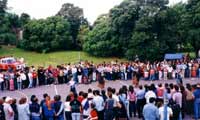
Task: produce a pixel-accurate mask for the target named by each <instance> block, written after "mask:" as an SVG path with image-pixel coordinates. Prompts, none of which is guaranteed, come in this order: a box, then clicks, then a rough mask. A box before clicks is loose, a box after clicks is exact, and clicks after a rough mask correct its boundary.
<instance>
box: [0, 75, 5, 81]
mask: <svg viewBox="0 0 200 120" xmlns="http://www.w3.org/2000/svg"><path fill="white" fill-rule="evenodd" d="M3 81H4V79H3V74H2V73H0V83H1V82H3Z"/></svg>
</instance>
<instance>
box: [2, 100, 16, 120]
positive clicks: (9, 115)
mask: <svg viewBox="0 0 200 120" xmlns="http://www.w3.org/2000/svg"><path fill="white" fill-rule="evenodd" d="M11 104H12V98H10V97H6V99H5V103H4V104H3V106H4V112H5V118H6V120H14V111H13V109H12V107H11Z"/></svg>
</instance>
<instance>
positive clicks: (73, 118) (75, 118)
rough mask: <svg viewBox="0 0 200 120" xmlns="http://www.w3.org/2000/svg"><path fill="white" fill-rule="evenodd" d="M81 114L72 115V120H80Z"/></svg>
mask: <svg viewBox="0 0 200 120" xmlns="http://www.w3.org/2000/svg"><path fill="white" fill-rule="evenodd" d="M80 119H81V114H80V113H72V120H80Z"/></svg>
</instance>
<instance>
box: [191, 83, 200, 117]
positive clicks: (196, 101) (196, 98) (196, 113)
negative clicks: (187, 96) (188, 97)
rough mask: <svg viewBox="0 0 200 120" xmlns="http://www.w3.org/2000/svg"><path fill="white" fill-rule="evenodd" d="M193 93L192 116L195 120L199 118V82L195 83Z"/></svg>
mask: <svg viewBox="0 0 200 120" xmlns="http://www.w3.org/2000/svg"><path fill="white" fill-rule="evenodd" d="M193 94H194V117H195V120H198V119H199V117H200V116H199V114H200V112H199V109H200V84H198V85H197V88H196V90H195V91H194V92H193Z"/></svg>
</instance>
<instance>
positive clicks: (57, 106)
mask: <svg viewBox="0 0 200 120" xmlns="http://www.w3.org/2000/svg"><path fill="white" fill-rule="evenodd" d="M43 97H44V98H43V100H40V103H39V100H38V98H37V96H35V95H32V96H31V98H30V101H29V102H28V100H27V98H24V97H23V98H21V99H20V100H19V102H17V100H16V99H13V98H11V97H3V98H2V99H0V120H113V119H115V120H121V119H122V120H130V119H131V118H133V117H134V118H135V117H138V118H140V119H142V118H143V119H144V120H182V118H184V117H185V116H186V115H187V116H190V118H192V117H194V118H195V120H198V119H199V117H200V109H199V108H200V84H196V85H190V84H186V86H183V85H181V84H179V85H176V84H168V83H166V84H158V85H155V84H151V85H144V86H141V85H139V86H135V87H133V86H132V85H130V86H122V87H121V88H120V89H119V90H116V89H115V88H111V87H108V88H107V90H101V91H100V90H92V89H88V91H79V93H77V92H76V91H71V92H70V94H69V95H67V97H66V99H65V102H63V101H62V100H61V96H60V95H55V96H54V98H53V99H51V97H50V96H49V95H48V94H46V93H45V94H44V95H43ZM62 97H65V96H62Z"/></svg>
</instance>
